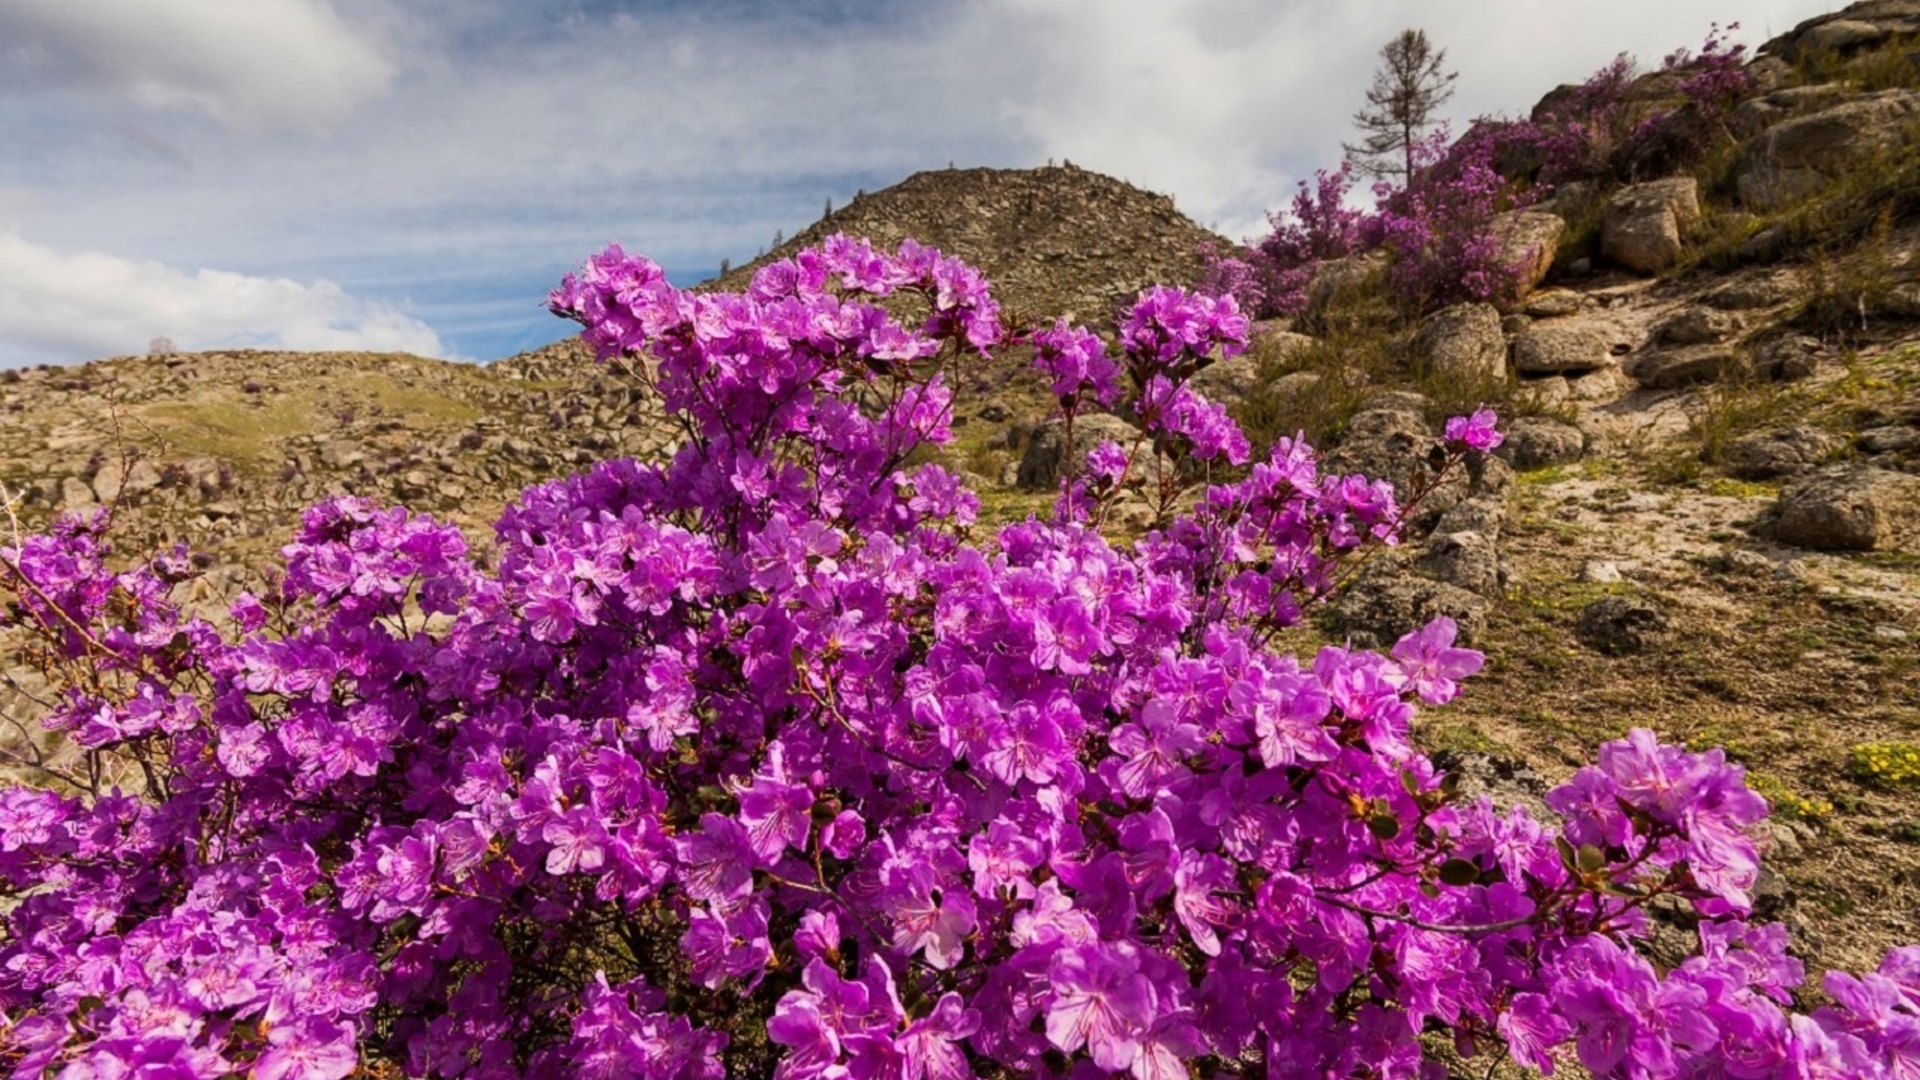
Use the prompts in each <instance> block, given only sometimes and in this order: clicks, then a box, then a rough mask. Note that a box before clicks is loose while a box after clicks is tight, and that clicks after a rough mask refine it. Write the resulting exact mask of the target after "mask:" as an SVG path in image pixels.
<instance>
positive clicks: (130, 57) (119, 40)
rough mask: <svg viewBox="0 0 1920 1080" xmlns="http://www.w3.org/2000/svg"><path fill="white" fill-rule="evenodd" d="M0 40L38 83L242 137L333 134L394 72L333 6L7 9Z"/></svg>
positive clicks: (99, 3)
mask: <svg viewBox="0 0 1920 1080" xmlns="http://www.w3.org/2000/svg"><path fill="white" fill-rule="evenodd" d="M0 38H4V39H6V40H8V43H9V45H10V46H11V48H10V49H9V50H8V51H9V52H10V53H11V59H12V60H13V61H14V62H15V63H17V64H21V65H23V66H25V67H27V68H28V69H29V70H30V71H32V72H33V73H34V74H35V75H36V76H37V77H39V78H42V79H45V80H48V81H52V82H57V83H61V84H64V85H69V86H72V85H80V86H83V87H88V88H95V89H99V88H112V89H113V90H116V91H118V92H120V93H124V94H126V95H130V96H131V97H132V98H133V99H134V100H135V101H137V102H139V103H140V104H142V105H146V106H150V107H155V108H162V109H174V108H189V109H196V110H199V111H202V112H205V113H207V114H208V115H210V116H212V117H213V118H214V119H215V120H217V121H219V122H220V123H222V124H224V125H227V126H228V127H232V128H238V129H242V130H278V129H293V130H312V129H323V128H327V127H330V126H332V125H334V124H337V123H338V122H340V121H341V120H343V119H345V118H346V117H347V115H348V114H350V113H351V112H352V111H353V110H354V109H355V108H356V107H358V106H359V105H360V104H361V103H362V102H364V101H366V100H368V99H370V98H374V97H378V96H380V95H383V94H385V93H386V92H387V91H388V89H389V88H390V86H391V84H392V80H393V75H394V67H393V64H392V63H391V62H390V61H389V60H388V59H387V58H386V57H385V56H384V55H382V53H381V51H380V49H379V48H378V47H377V46H376V45H375V44H374V43H373V42H371V41H369V40H368V35H367V33H366V30H365V29H364V27H361V28H356V27H355V26H351V25H349V24H348V23H347V22H346V21H345V20H344V19H342V18H341V17H340V15H339V14H338V13H336V12H335V11H334V9H333V8H332V7H331V6H330V5H329V3H328V2H327V0H7V3H6V4H5V5H0Z"/></svg>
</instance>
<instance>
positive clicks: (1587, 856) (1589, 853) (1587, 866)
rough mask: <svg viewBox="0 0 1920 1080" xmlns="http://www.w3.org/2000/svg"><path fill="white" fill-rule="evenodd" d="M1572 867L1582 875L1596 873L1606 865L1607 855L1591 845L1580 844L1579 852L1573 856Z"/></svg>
mask: <svg viewBox="0 0 1920 1080" xmlns="http://www.w3.org/2000/svg"><path fill="white" fill-rule="evenodd" d="M1574 865H1575V866H1576V867H1578V868H1579V870H1580V872H1581V873H1583V874H1593V873H1598V872H1599V870H1600V868H1601V867H1603V866H1605V865H1607V853H1606V852H1604V851H1602V850H1600V849H1599V848H1597V847H1595V846H1594V845H1592V844H1581V845H1580V850H1579V851H1578V852H1576V853H1575V855H1574Z"/></svg>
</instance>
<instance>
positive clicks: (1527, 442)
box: [1494, 416, 1587, 470]
mask: <svg viewBox="0 0 1920 1080" xmlns="http://www.w3.org/2000/svg"><path fill="white" fill-rule="evenodd" d="M1506 434H1507V437H1506V439H1505V440H1504V441H1502V442H1501V444H1500V446H1499V448H1498V449H1496V450H1495V451H1494V453H1495V454H1497V455H1499V456H1500V457H1502V458H1504V459H1505V460H1506V461H1507V463H1508V464H1510V465H1512V466H1513V467H1514V468H1516V469H1521V470H1526V469H1544V468H1546V467H1548V466H1550V465H1566V464H1569V463H1571V462H1575V461H1579V460H1580V458H1581V457H1582V456H1583V455H1585V453H1586V450H1587V439H1586V436H1585V435H1583V434H1582V433H1581V431H1580V429H1579V428H1577V427H1574V426H1573V425H1572V424H1567V423H1562V422H1561V421H1559V420H1549V419H1546V418H1544V417H1538V416H1526V417H1521V418H1520V419H1518V420H1515V421H1513V423H1511V424H1509V425H1508V426H1507V433H1506Z"/></svg>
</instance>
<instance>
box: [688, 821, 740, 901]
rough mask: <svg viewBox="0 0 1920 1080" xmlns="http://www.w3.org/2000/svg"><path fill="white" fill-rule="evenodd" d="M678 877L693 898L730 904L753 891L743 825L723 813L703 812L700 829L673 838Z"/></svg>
mask: <svg viewBox="0 0 1920 1080" xmlns="http://www.w3.org/2000/svg"><path fill="white" fill-rule="evenodd" d="M674 849H675V850H676V851H677V852H678V854H679V856H680V862H681V864H682V867H681V871H680V880H681V881H682V882H683V883H684V884H685V886H686V890H687V895H688V896H691V897H692V898H694V899H695V900H706V901H710V902H714V903H723V904H724V903H730V902H732V901H735V900H739V899H741V898H743V897H745V896H746V895H747V894H748V893H749V892H751V891H753V867H754V853H753V844H752V841H751V840H750V838H749V837H748V835H747V829H746V826H744V825H742V824H740V823H739V822H738V821H735V820H734V819H732V818H730V817H727V816H725V815H723V814H712V813H709V814H703V815H701V817H700V831H699V832H697V833H694V834H692V835H691V836H685V837H680V838H677V839H675V840H674Z"/></svg>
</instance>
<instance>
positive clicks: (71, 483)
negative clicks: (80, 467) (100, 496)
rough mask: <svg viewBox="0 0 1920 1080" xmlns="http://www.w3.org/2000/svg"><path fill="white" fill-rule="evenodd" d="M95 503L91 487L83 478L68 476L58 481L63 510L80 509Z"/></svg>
mask: <svg viewBox="0 0 1920 1080" xmlns="http://www.w3.org/2000/svg"><path fill="white" fill-rule="evenodd" d="M93 505H95V502H94V497H93V489H92V488H90V487H88V486H87V482H86V481H85V480H82V479H80V478H79V477H77V476H69V477H67V478H65V479H63V480H61V481H60V506H61V508H62V509H64V510H82V509H85V508H87V507H89V506H93Z"/></svg>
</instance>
